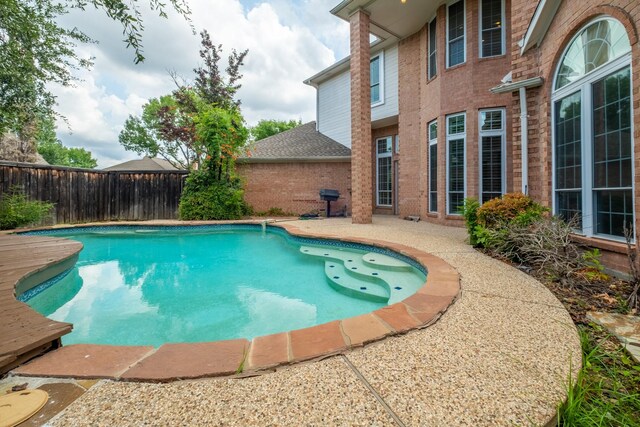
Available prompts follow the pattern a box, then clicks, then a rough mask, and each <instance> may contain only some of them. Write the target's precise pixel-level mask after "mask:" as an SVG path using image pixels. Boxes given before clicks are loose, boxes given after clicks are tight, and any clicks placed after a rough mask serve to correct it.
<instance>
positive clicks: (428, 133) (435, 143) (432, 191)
mask: <svg viewBox="0 0 640 427" xmlns="http://www.w3.org/2000/svg"><path fill="white" fill-rule="evenodd" d="M432 125H436V137H435V138H433V139H431V126H432ZM437 126H438V119H435V120H432V121H430V122H429V123H428V124H427V139H428V141H429V144H428V147H429V151H428V153H429V162H428V168H429V169H428V172H427V176H428V182H429V196H428V199H427V202H428V203H427V204H428V205H429V213H438V208H437V207H436V209H435V210H434V209H432V206H431V193H436V198H437V197H438V188H437V187H436V189H435V190H434V189H433V188H431V166H432V162H433V161H434V159H433V157H432V156H431V147H432V146H434V145H435V146H436V158H435V163H436V168H437V167H438V151H437V150H438V148H437V147H438V129H437ZM436 180H437V176H436ZM436 204H437V202H436Z"/></svg>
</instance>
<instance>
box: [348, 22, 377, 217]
mask: <svg viewBox="0 0 640 427" xmlns="http://www.w3.org/2000/svg"><path fill="white" fill-rule="evenodd" d="M350 24H351V203H352V205H353V206H352V208H351V215H352V222H353V223H354V224H370V223H371V213H372V209H373V206H372V202H371V200H372V197H371V196H372V193H373V180H372V173H373V165H372V164H371V158H372V157H371V156H372V151H371V145H372V144H371V85H370V81H371V75H370V68H369V67H370V65H369V61H370V60H371V51H370V48H369V15H368V14H367V13H366V12H364V11H363V10H358V11H357V12H355V13H354V14H353V15H351V18H350Z"/></svg>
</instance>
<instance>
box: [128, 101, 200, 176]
mask: <svg viewBox="0 0 640 427" xmlns="http://www.w3.org/2000/svg"><path fill="white" fill-rule="evenodd" d="M176 94H177V95H178V97H176ZM195 97H196V95H195V93H194V92H193V91H192V90H189V89H183V90H181V91H180V92H179V93H178V91H176V93H174V94H171V95H164V96H161V97H160V98H153V99H151V100H149V102H148V103H146V104H145V105H143V107H142V116H132V115H130V116H129V118H128V119H127V120H126V121H125V123H124V128H123V129H122V131H121V132H120V135H119V137H118V139H119V141H120V144H122V146H123V147H124V148H125V150H128V151H133V152H135V153H137V154H139V155H145V156H149V157H162V158H163V159H166V160H167V161H169V162H170V163H171V164H172V165H173V166H175V167H177V168H178V169H191V167H193V166H194V165H195V166H198V167H199V166H200V165H201V163H202V161H203V160H204V157H203V155H202V153H201V152H200V150H198V147H197V146H196V141H195V124H194V122H193V117H194V115H195V114H196V110H195V107H194V103H195V101H193V102H191V101H188V102H187V99H188V98H195Z"/></svg>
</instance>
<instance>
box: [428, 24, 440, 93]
mask: <svg viewBox="0 0 640 427" xmlns="http://www.w3.org/2000/svg"><path fill="white" fill-rule="evenodd" d="M437 18H438V16H437V14H436V15H434V17H433V18H431V20H430V21H429V23H428V24H427V35H428V37H427V81H428V80H433V79H435V78H436V76H437V75H438V21H437ZM434 21H435V23H436V37H435V38H436V44H435V48H434V49H433V52H431V24H432V23H433V22H434ZM432 53H433V54H435V55H434V62H435V68H436V72H435V73H434V74H433V76H432V75H431V74H430V73H431V54H432Z"/></svg>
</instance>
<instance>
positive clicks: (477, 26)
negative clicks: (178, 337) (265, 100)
mask: <svg viewBox="0 0 640 427" xmlns="http://www.w3.org/2000/svg"><path fill="white" fill-rule="evenodd" d="M331 13H332V14H334V15H335V16H337V17H339V18H341V19H344V20H346V21H348V22H349V23H350V29H351V36H350V37H351V55H350V57H348V58H346V59H344V60H342V61H340V62H338V63H336V64H334V65H333V66H331V67H329V68H327V69H325V70H323V71H321V72H319V73H318V74H316V75H314V76H313V77H311V78H309V79H308V80H306V81H305V83H307V84H309V85H312V86H314V87H316V88H317V106H318V111H317V128H318V130H319V131H320V132H322V133H324V134H326V135H327V136H329V137H331V138H333V139H335V140H336V141H338V142H340V143H342V144H344V145H345V146H348V147H350V148H351V149H352V164H351V179H352V183H351V187H352V205H353V206H352V218H353V222H354V223H368V222H370V221H371V215H372V213H389V214H396V215H399V216H401V217H404V216H408V215H415V216H420V217H421V218H422V219H423V220H425V221H430V222H437V223H441V224H446V225H462V218H461V217H460V215H459V206H460V204H461V203H462V200H463V199H464V198H465V197H475V198H477V199H479V200H480V201H486V200H488V199H490V198H493V197H496V196H500V195H501V194H504V193H506V192H512V191H520V192H524V193H527V194H529V195H531V196H532V197H533V198H535V199H536V200H538V201H539V202H541V203H543V204H545V205H546V206H548V207H550V208H551V209H552V211H553V212H554V213H555V214H559V215H565V216H575V215H577V216H578V217H579V218H580V219H581V230H579V233H578V235H579V236H581V237H580V238H581V239H583V240H584V241H585V242H586V243H588V244H590V245H592V246H595V247H599V248H601V249H603V250H604V251H605V258H604V260H605V262H607V263H608V264H609V265H610V266H612V267H614V268H618V269H625V265H626V264H625V263H626V259H625V256H624V252H625V250H626V248H625V245H624V243H623V241H624V239H623V236H622V230H623V225H624V224H637V222H638V220H637V217H636V216H635V211H636V210H637V209H638V207H640V205H639V203H638V201H639V200H640V198H639V197H638V193H637V191H638V185H637V184H638V178H637V177H636V174H635V173H634V172H633V171H634V169H635V168H636V167H637V166H638V160H639V158H640V157H639V156H640V147H638V141H639V139H640V138H639V136H640V75H639V74H638V73H640V71H639V69H640V47H639V45H638V34H637V26H638V23H639V22H640V2H639V1H638V0H617V1H603V0H539V1H525V0H457V1H456V0H451V1H441V0H435V1H432V0H420V1H418V0H397V1H396V0H374V1H371V0H345V1H342V2H341V3H340V4H339V5H337V6H336V7H335V8H334V9H333V10H331ZM370 34H373V35H375V37H376V39H375V41H374V42H370ZM634 130H635V132H634ZM636 147H637V148H636Z"/></svg>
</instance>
